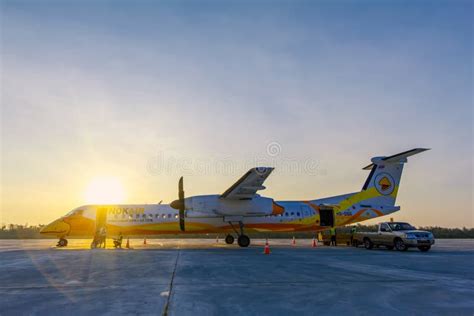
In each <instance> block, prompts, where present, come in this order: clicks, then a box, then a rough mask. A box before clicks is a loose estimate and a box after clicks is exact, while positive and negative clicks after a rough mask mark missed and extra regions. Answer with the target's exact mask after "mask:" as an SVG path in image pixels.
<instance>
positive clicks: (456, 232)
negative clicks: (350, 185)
mask: <svg viewBox="0 0 474 316" xmlns="http://www.w3.org/2000/svg"><path fill="white" fill-rule="evenodd" d="M43 227H44V225H28V224H26V225H15V224H9V225H2V227H1V230H0V239H43V238H55V237H45V236H43V235H41V234H40V233H39V232H40V230H41V228H43ZM419 229H421V230H427V231H430V232H432V233H433V235H434V236H435V238H474V228H466V227H463V228H446V227H439V226H426V227H419ZM356 230H357V231H377V225H361V224H357V225H356ZM337 231H338V232H341V233H347V232H348V231H350V228H349V227H342V228H338V229H337ZM219 235H220V236H221V237H224V235H223V234H219ZM248 235H249V236H250V237H253V238H292V237H296V238H313V237H314V235H315V233H314V232H281V233H280V232H278V233H275V232H265V233H249V234H248ZM176 236H177V235H159V236H156V238H176ZM179 236H180V238H216V234H207V235H202V234H186V235H179ZM149 237H155V236H149Z"/></svg>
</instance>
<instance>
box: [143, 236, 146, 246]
mask: <svg viewBox="0 0 474 316" xmlns="http://www.w3.org/2000/svg"><path fill="white" fill-rule="evenodd" d="M143 244H144V245H146V237H145V238H143Z"/></svg>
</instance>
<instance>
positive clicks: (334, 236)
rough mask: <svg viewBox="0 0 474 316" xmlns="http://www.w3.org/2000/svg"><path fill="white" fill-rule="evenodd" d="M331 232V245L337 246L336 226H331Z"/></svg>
mask: <svg viewBox="0 0 474 316" xmlns="http://www.w3.org/2000/svg"><path fill="white" fill-rule="evenodd" d="M329 231H330V233H331V246H337V243H336V229H335V228H334V227H331V229H330V230H329Z"/></svg>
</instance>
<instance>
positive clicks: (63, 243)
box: [56, 237, 67, 247]
mask: <svg viewBox="0 0 474 316" xmlns="http://www.w3.org/2000/svg"><path fill="white" fill-rule="evenodd" d="M66 246H67V239H66V238H63V237H61V238H59V241H58V243H57V244H56V247H66Z"/></svg>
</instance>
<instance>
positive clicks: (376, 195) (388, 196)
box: [362, 148, 428, 206]
mask: <svg viewBox="0 0 474 316" xmlns="http://www.w3.org/2000/svg"><path fill="white" fill-rule="evenodd" d="M426 150H428V149H426V148H415V149H412V150H408V151H405V152H402V153H399V154H396V155H392V156H388V157H374V158H372V159H371V161H372V163H371V164H370V165H368V166H366V167H364V168H363V169H364V170H370V174H369V177H368V178H367V180H366V181H365V184H364V186H363V187H362V191H366V192H367V193H369V192H370V193H373V194H370V196H371V200H372V199H377V204H379V205H380V204H381V205H387V206H394V205H395V200H396V198H397V193H398V187H399V185H400V178H401V176H402V171H403V165H404V164H405V163H406V162H407V161H408V160H407V157H409V156H413V155H416V154H419V153H421V152H424V151H426Z"/></svg>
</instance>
